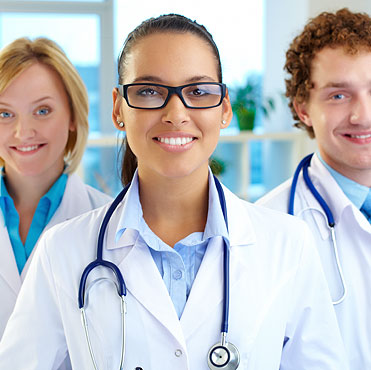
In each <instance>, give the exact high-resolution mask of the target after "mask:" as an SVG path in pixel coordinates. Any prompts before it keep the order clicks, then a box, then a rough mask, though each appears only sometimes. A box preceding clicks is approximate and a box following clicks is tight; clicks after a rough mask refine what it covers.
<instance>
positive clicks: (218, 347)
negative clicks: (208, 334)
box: [207, 342, 240, 370]
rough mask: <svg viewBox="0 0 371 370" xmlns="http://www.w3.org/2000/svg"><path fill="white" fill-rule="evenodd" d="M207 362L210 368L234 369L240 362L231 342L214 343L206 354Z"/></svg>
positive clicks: (236, 350) (212, 369) (214, 369)
mask: <svg viewBox="0 0 371 370" xmlns="http://www.w3.org/2000/svg"><path fill="white" fill-rule="evenodd" d="M207 364H208V366H209V369H211V370H216V369H226V370H236V369H237V368H238V365H239V364H240V354H239V352H238V349H237V348H236V346H234V345H233V344H232V343H228V342H226V343H225V344H224V345H222V344H221V343H216V344H215V345H213V346H212V347H211V348H210V350H209V353H208V354H207Z"/></svg>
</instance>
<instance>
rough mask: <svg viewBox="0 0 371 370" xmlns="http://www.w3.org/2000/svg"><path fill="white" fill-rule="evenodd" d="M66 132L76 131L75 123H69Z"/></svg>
mask: <svg viewBox="0 0 371 370" xmlns="http://www.w3.org/2000/svg"><path fill="white" fill-rule="evenodd" d="M68 130H69V131H72V132H73V131H76V123H75V121H72V120H71V121H70V125H69V127H68Z"/></svg>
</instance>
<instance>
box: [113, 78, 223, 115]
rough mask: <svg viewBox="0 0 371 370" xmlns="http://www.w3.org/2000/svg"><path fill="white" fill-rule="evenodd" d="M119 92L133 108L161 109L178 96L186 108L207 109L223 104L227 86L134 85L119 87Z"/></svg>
mask: <svg viewBox="0 0 371 370" xmlns="http://www.w3.org/2000/svg"><path fill="white" fill-rule="evenodd" d="M118 90H119V93H120V94H121V95H122V96H123V97H124V99H125V100H126V102H127V103H128V106H129V107H131V108H136V109H160V108H163V107H165V106H166V104H167V103H168V101H169V99H170V98H171V96H172V95H174V94H176V95H178V96H179V98H180V100H181V101H182V102H183V104H184V106H185V107H187V108H191V109H205V108H214V107H217V106H219V105H220V104H221V103H222V101H223V99H224V97H225V94H226V85H225V84H223V83H218V82H196V83H191V84H187V85H182V86H166V85H161V84H155V83H152V84H151V83H134V84H127V85H118Z"/></svg>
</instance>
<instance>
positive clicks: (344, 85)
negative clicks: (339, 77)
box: [314, 81, 371, 90]
mask: <svg viewBox="0 0 371 370" xmlns="http://www.w3.org/2000/svg"><path fill="white" fill-rule="evenodd" d="M364 85H365V86H367V85H369V86H371V81H368V82H366V83H365V84H364ZM352 86H353V84H351V83H349V82H346V81H343V82H333V81H330V82H328V83H327V84H326V85H324V86H318V88H319V89H321V90H325V89H331V88H332V89H338V88H340V89H344V88H351V87H352ZM314 87H315V86H314Z"/></svg>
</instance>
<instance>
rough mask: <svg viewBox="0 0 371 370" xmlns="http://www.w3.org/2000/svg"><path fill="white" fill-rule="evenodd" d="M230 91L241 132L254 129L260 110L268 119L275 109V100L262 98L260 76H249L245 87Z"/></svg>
mask: <svg viewBox="0 0 371 370" xmlns="http://www.w3.org/2000/svg"><path fill="white" fill-rule="evenodd" d="M229 91H230V96H231V103H232V110H233V112H234V114H235V115H236V117H237V122H238V126H239V128H240V130H252V129H253V128H254V122H255V116H256V113H257V112H258V111H259V110H261V111H262V113H263V115H264V116H266V117H267V116H268V115H269V113H270V112H271V111H273V110H274V108H275V103H274V100H273V98H271V97H263V96H262V84H261V76H260V75H258V74H251V75H249V76H248V77H247V79H246V83H245V84H244V85H241V86H237V87H235V88H230V89H229Z"/></svg>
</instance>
